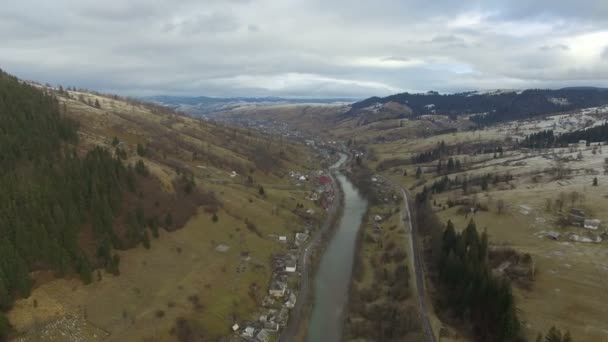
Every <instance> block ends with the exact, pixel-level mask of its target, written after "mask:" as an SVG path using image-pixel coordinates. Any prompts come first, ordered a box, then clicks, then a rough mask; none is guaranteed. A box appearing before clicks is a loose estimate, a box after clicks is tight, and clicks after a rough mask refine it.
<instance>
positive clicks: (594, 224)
mask: <svg viewBox="0 0 608 342" xmlns="http://www.w3.org/2000/svg"><path fill="white" fill-rule="evenodd" d="M600 223H601V221H600V220H597V219H592V220H585V222H584V224H583V227H585V228H587V229H591V230H597V229H598V228H599V226H600Z"/></svg>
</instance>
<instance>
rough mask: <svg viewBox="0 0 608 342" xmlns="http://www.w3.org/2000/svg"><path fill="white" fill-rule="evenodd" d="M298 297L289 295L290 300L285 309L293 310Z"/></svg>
mask: <svg viewBox="0 0 608 342" xmlns="http://www.w3.org/2000/svg"><path fill="white" fill-rule="evenodd" d="M296 300H297V297H296V295H295V294H294V293H293V292H292V293H290V294H289V299H288V300H287V301H286V302H285V307H286V308H288V309H293V308H294V307H295V306H296Z"/></svg>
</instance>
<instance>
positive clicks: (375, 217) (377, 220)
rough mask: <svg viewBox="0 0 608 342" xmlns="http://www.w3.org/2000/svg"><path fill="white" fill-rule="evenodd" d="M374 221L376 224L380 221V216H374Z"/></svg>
mask: <svg viewBox="0 0 608 342" xmlns="http://www.w3.org/2000/svg"><path fill="white" fill-rule="evenodd" d="M374 221H376V222H380V221H382V216H380V215H376V216H374Z"/></svg>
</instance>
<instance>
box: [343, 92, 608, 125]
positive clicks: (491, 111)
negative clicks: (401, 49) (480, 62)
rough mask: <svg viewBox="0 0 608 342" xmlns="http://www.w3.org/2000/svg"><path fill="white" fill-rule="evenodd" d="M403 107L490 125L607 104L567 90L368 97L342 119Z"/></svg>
mask: <svg viewBox="0 0 608 342" xmlns="http://www.w3.org/2000/svg"><path fill="white" fill-rule="evenodd" d="M389 103H391V104H392V107H393V108H394V104H395V103H397V104H401V105H403V106H406V107H407V109H404V110H403V112H402V113H401V115H400V116H401V117H406V116H414V117H416V116H420V115H425V114H443V115H448V116H451V117H457V116H461V115H471V121H473V122H476V123H478V124H482V125H485V124H491V123H495V122H501V121H510V120H517V119H525V118H529V117H534V116H539V115H546V114H550V113H556V112H563V111H570V110H576V109H581V108H589V107H596V106H601V105H606V104H608V89H607V88H594V87H568V88H562V89H555V90H552V89H527V90H512V89H509V90H493V91H471V92H464V93H457V94H445V95H444V94H439V93H437V92H433V91H430V92H428V93H424V94H410V93H401V94H395V95H390V96H387V97H382V98H380V97H370V98H368V99H365V100H363V101H359V102H356V103H354V104H352V106H351V109H350V110H349V111H347V112H345V113H344V114H343V115H342V118H343V119H347V118H353V117H355V118H360V117H366V118H368V119H367V120H368V121H369V117H370V115H373V114H374V113H382V112H383V109H382V108H383V106H385V105H386V104H389Z"/></svg>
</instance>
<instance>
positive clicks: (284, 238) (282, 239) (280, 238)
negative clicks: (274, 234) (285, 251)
mask: <svg viewBox="0 0 608 342" xmlns="http://www.w3.org/2000/svg"><path fill="white" fill-rule="evenodd" d="M279 241H281V242H287V236H285V235H280V236H279Z"/></svg>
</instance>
